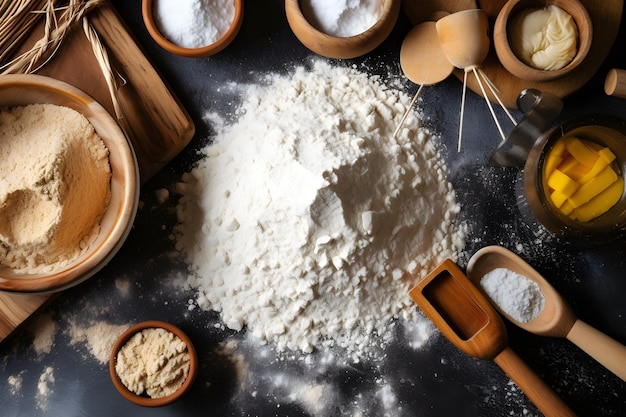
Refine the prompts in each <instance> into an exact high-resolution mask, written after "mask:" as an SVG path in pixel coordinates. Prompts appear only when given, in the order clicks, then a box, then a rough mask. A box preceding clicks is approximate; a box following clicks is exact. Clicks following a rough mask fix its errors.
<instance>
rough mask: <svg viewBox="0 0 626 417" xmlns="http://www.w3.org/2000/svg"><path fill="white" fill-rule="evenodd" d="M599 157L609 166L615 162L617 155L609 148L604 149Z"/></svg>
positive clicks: (599, 152) (599, 153)
mask: <svg viewBox="0 0 626 417" xmlns="http://www.w3.org/2000/svg"><path fill="white" fill-rule="evenodd" d="M598 156H600V158H602V159H604V160H605V161H606V163H607V165H608V164H610V163H611V162H613V161H614V160H615V154H614V153H613V152H612V151H611V150H610V149H609V148H604V149H601V150H600V151H598Z"/></svg>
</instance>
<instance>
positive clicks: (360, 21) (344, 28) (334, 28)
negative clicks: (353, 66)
mask: <svg viewBox="0 0 626 417" xmlns="http://www.w3.org/2000/svg"><path fill="white" fill-rule="evenodd" d="M400 6H401V1H400V0H366V1H361V2H360V3H359V4H358V5H356V6H351V5H346V4H345V2H337V1H335V0H285V12H286V14H287V21H288V23H289V26H290V27H291V30H292V31H293V33H294V35H295V36H296V38H298V40H299V41H300V42H302V44H303V45H304V46H306V47H307V48H309V49H310V50H311V51H313V52H315V53H316V54H318V55H321V56H325V57H327V58H336V59H349V58H356V57H358V56H362V55H365V54H367V53H368V52H371V51H373V50H374V49H375V48H376V47H377V46H379V45H380V44H381V43H383V41H384V40H385V39H387V37H388V36H389V34H390V33H391V31H392V30H393V27H394V26H395V24H396V21H397V20H398V16H399V14H400Z"/></svg>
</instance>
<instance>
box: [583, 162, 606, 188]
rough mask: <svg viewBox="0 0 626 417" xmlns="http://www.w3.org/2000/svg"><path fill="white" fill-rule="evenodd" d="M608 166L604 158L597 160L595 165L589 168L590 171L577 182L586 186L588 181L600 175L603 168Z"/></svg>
mask: <svg viewBox="0 0 626 417" xmlns="http://www.w3.org/2000/svg"><path fill="white" fill-rule="evenodd" d="M608 165H609V163H608V162H607V161H606V159H604V158H598V160H597V161H596V163H595V164H593V166H592V167H591V169H590V170H589V171H587V173H586V174H585V175H583V176H582V177H581V178H580V179H579V180H578V182H579V183H580V184H581V185H582V184H586V183H588V182H589V181H591V180H592V179H593V178H594V177H595V176H596V175H598V174H599V173H601V172H602V171H603V170H604V168H606V167H607V166H608Z"/></svg>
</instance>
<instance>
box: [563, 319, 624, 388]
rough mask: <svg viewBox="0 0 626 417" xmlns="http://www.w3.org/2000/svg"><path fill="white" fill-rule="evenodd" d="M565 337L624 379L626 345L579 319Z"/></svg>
mask: <svg viewBox="0 0 626 417" xmlns="http://www.w3.org/2000/svg"><path fill="white" fill-rule="evenodd" d="M565 337H566V338H567V340H569V341H570V342H572V343H574V344H575V345H576V346H578V347H579V348H581V349H582V350H584V351H585V352H586V353H587V354H588V355H589V356H591V357H592V358H594V359H595V360H597V361H598V362H600V363H601V364H602V365H604V367H606V369H608V370H609V371H611V372H613V373H614V374H615V375H617V376H618V377H620V378H621V379H622V381H626V346H624V345H622V344H621V343H619V342H617V341H616V340H614V339H611V338H610V337H609V336H607V335H605V334H604V333H602V332H601V331H599V330H597V329H595V328H593V327H591V326H590V325H588V324H587V323H585V322H584V321H582V320H580V319H579V320H576V322H574V325H573V326H572V328H571V329H570V331H569V333H568V334H567V336H565Z"/></svg>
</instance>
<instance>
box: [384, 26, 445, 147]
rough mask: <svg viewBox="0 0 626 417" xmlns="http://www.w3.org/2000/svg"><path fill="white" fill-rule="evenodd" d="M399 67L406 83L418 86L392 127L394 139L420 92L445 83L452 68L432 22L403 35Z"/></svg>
mask: <svg viewBox="0 0 626 417" xmlns="http://www.w3.org/2000/svg"><path fill="white" fill-rule="evenodd" d="M400 67H401V68H402V72H404V75H405V76H406V77H407V78H408V79H409V80H411V81H413V82H414V83H415V84H419V88H418V89H417V92H416V93H415V96H413V99H412V100H411V103H410V104H409V106H408V107H407V109H406V112H404V115H403V116H402V119H401V120H400V123H399V124H398V127H396V130H395V132H394V134H393V136H394V138H395V137H396V136H397V135H398V132H400V129H401V128H402V125H403V124H404V121H405V120H406V117H407V116H408V115H409V112H410V111H411V109H412V108H413V105H414V104H415V102H416V101H417V98H418V97H419V95H420V93H421V92H422V88H423V87H424V86H425V85H433V84H436V83H439V82H441V81H443V80H445V79H446V78H448V77H449V76H450V74H452V71H453V70H454V65H452V64H451V63H450V61H448V58H446V55H445V54H444V53H443V49H442V48H441V44H440V43H439V35H437V27H436V23H435V22H424V23H420V24H419V25H417V26H415V27H414V28H413V29H411V30H410V31H409V33H407V35H406V37H405V38H404V40H403V41H402V46H401V47H400Z"/></svg>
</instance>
